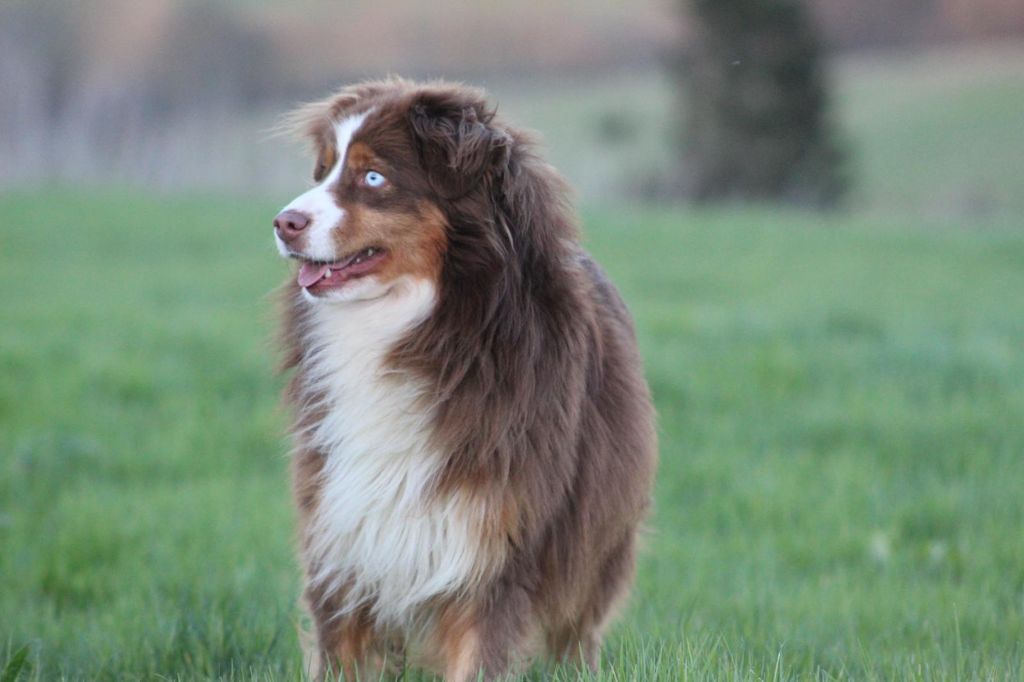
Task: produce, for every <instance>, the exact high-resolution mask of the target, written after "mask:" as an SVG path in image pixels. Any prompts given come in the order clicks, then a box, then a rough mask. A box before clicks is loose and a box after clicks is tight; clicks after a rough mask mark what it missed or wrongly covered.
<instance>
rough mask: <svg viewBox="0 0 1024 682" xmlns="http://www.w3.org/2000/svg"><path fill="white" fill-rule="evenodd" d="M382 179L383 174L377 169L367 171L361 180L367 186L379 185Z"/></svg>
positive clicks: (381, 183)
mask: <svg viewBox="0 0 1024 682" xmlns="http://www.w3.org/2000/svg"><path fill="white" fill-rule="evenodd" d="M384 180H385V178H384V176H383V175H381V174H380V173H378V172H377V171H369V172H367V174H366V175H365V176H363V182H365V183H366V184H367V186H368V187H380V186H381V185H383V184H384Z"/></svg>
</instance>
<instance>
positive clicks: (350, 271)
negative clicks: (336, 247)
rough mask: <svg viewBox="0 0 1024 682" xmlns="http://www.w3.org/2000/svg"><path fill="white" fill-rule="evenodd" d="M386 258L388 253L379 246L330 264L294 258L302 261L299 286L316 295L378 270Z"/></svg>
mask: <svg viewBox="0 0 1024 682" xmlns="http://www.w3.org/2000/svg"><path fill="white" fill-rule="evenodd" d="M386 256H387V251H385V250H384V249H382V248H380V247H379V246H370V247H367V248H365V249H361V250H359V251H356V252H355V253H352V254H349V255H348V256H346V257H344V258H342V259H341V260H336V261H330V262H327V261H317V260H309V259H306V258H303V257H302V256H299V255H297V254H296V255H295V256H294V257H296V258H298V259H299V260H301V261H302V265H301V266H300V267H299V274H298V282H299V286H300V287H303V288H304V289H305V290H306V291H308V292H310V293H314V294H315V293H323V292H325V291H328V290H330V289H337V288H339V287H342V286H344V285H345V283H346V282H348V281H350V280H353V279H356V278H358V277H363V276H365V275H368V274H370V273H371V272H373V271H374V270H376V269H377V266H378V265H380V263H381V261H383V260H384V258H385V257H386Z"/></svg>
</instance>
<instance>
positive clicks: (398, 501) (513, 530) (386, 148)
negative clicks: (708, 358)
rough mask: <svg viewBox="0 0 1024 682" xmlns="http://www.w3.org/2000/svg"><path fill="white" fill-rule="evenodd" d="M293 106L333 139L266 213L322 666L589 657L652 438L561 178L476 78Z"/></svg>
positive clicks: (616, 594) (649, 475) (636, 360)
mask: <svg viewBox="0 0 1024 682" xmlns="http://www.w3.org/2000/svg"><path fill="white" fill-rule="evenodd" d="M292 122H293V123H295V124H296V125H297V126H298V127H299V128H300V129H301V130H302V132H303V133H304V134H305V135H306V136H308V138H309V140H311V142H312V144H313V147H314V150H315V152H316V157H317V161H316V166H315V170H314V172H313V187H312V189H310V190H308V191H307V192H305V193H304V194H302V195H300V196H299V197H298V198H296V199H295V200H294V201H292V202H291V203H290V204H288V205H287V206H286V207H285V208H284V209H283V210H282V211H281V213H280V214H279V215H278V216H277V218H276V219H275V220H274V237H275V241H276V243H277V248H278V250H279V251H280V252H281V255H283V256H285V257H287V258H290V259H294V261H295V262H296V264H297V266H298V268H297V271H296V272H295V274H294V275H293V277H292V278H291V279H290V280H289V282H288V283H287V284H286V285H285V287H284V291H283V299H284V316H283V317H284V326H283V341H284V348H285V361H284V364H285V367H286V368H287V369H289V370H291V372H292V374H291V380H290V383H289V386H288V388H287V391H286V399H287V401H288V404H289V405H290V408H291V410H292V412H293V414H294V423H293V427H292V437H293V443H294V453H293V481H294V494H295V504H296V506H297V510H298V526H299V551H300V556H301V562H302V565H303V568H304V574H305V594H304V602H305V604H306V607H307V608H308V610H309V614H310V616H311V619H310V620H311V621H312V625H313V632H312V633H311V635H312V636H311V637H310V651H309V654H310V655H309V657H308V659H307V660H308V661H309V665H310V666H311V668H312V672H313V674H314V676H320V677H322V676H323V675H325V674H327V671H335V672H334V673H333V674H336V675H340V674H345V675H346V677H348V678H350V679H352V678H354V676H355V675H356V674H359V675H362V676H365V675H367V674H368V673H370V672H371V671H373V672H372V674H374V675H376V674H379V671H380V670H381V666H386V665H388V661H396V660H397V661H398V662H399V663H400V664H401V663H402V662H408V664H409V665H414V666H420V667H424V668H427V669H430V670H433V671H436V672H439V673H441V674H443V675H444V676H445V678H446V679H448V680H458V681H462V680H471V679H477V677H478V676H482V677H483V678H485V679H493V678H495V677H500V676H502V675H505V674H507V673H509V672H512V671H515V670H516V669H519V668H520V667H521V666H523V665H525V664H528V663H529V662H530V660H531V659H533V658H535V657H538V656H548V657H550V658H553V659H556V660H562V659H569V658H574V659H576V660H581V661H582V662H584V663H585V664H587V665H590V666H595V665H596V662H597V658H598V655H599V649H600V645H601V639H602V636H603V633H604V631H605V628H606V627H607V625H608V622H609V620H610V619H611V617H612V615H613V614H614V612H615V610H616V606H617V605H618V604H620V603H621V602H622V601H623V598H624V596H625V595H626V594H627V592H628V591H629V588H630V585H631V583H632V580H633V572H634V564H635V554H636V545H637V534H638V531H639V529H640V526H641V524H642V522H643V519H644V516H645V513H646V510H647V509H648V506H649V502H650V494H651V485H652V479H653V475H654V469H655V460H656V441H655V430H654V417H653V409H652V406H651V400H650V394H649V391H648V388H647V385H646V383H645V381H644V376H643V372H642V368H641V362H640V357H639V355H638V352H637V346H636V340H635V336H634V331H633V325H632V322H631V319H630V315H629V313H628V311H627V310H626V307H625V305H624V304H623V302H622V299H621V298H620V297H619V294H618V293H617V291H616V290H615V288H614V287H613V286H612V284H611V283H610V282H609V281H608V279H607V278H606V277H605V275H604V273H603V272H602V271H601V269H600V268H599V267H598V266H597V264H595V263H594V261H593V260H592V259H591V258H590V256H589V255H588V254H587V253H586V252H585V251H584V250H583V248H582V247H581V246H580V243H579V234H578V232H577V225H576V218H575V215H574V212H573V210H572V208H571V207H570V205H569V203H568V201H567V188H566V185H565V183H564V182H563V180H562V179H561V178H560V177H559V176H558V174H557V173H556V172H555V170H554V169H553V168H552V167H551V166H549V165H548V164H547V163H545V162H544V161H543V160H541V159H540V157H539V156H538V155H537V152H536V149H535V145H534V143H533V142H532V141H531V138H530V136H529V135H528V134H527V133H525V132H523V131H522V130H519V129H517V128H515V127H513V126H511V125H510V124H509V123H508V122H506V121H504V120H502V119H501V118H500V117H498V116H497V115H496V114H495V111H494V109H493V107H492V106H490V105H489V104H488V102H487V101H486V99H485V96H484V94H483V93H482V92H481V91H479V90H475V89H470V88H467V87H464V86H460V85H453V84H448V83H428V84H417V83H412V82H409V81H404V80H398V79H391V80H386V81H380V82H369V83H363V84H360V85H355V86H352V87H348V88H345V89H344V90H342V91H341V92H339V93H337V94H336V95H334V96H332V97H329V98H328V99H325V100H323V101H321V102H317V103H314V104H312V105H307V106H305V107H303V108H302V109H300V110H299V111H298V112H296V114H295V115H294V116H293V119H292Z"/></svg>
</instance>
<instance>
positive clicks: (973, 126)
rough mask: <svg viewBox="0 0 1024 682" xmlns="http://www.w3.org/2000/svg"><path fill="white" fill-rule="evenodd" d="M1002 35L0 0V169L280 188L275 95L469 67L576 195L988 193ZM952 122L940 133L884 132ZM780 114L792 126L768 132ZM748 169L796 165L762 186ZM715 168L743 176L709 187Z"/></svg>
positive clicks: (854, 8) (907, 25)
mask: <svg viewBox="0 0 1024 682" xmlns="http://www.w3.org/2000/svg"><path fill="white" fill-rule="evenodd" d="M716 8H717V9H716ZM765 8H768V10H767V11H766V10H765ZM780 8H781V9H780ZM786 12H790V13H791V14H793V15H794V16H782V15H783V14H785V13H786ZM1022 35H1024V5H1021V3H1020V2H1017V1H1015V0H894V1H891V2H890V1H888V0H885V1H883V0H868V1H865V2H858V3H856V5H851V3H849V2H844V1H843V0H807V2H806V3H801V2H786V1H779V2H758V1H756V0H748V1H747V2H740V1H738V0H733V1H732V2H725V3H714V2H699V1H696V0H694V1H693V2H687V1H686V0H676V1H675V2H672V1H671V0H651V1H643V2H614V1H610V2H584V1H583V0H566V1H563V2H554V3H553V2H544V1H541V0H524V1H523V2H518V3H516V4H515V5H514V6H512V5H508V4H507V3H502V2H480V3H461V2H453V1H449V0H438V1H437V2H432V3H429V4H425V3H419V2H413V1H411V0H409V1H406V0H396V1H394V2H387V3H380V2H363V1H360V0H351V1H349V2H326V1H319V2H318V1H317V0H300V1H299V2H297V3H287V4H284V3H276V2H271V1H270V0H236V1H234V2H228V1H223V2H183V1H182V0H147V1H146V2H132V1H128V0H91V1H90V2H75V3H70V2H59V1H57V0H33V1H30V2H29V1H18V0H8V1H7V2H5V3H4V4H3V6H2V7H0V50H2V51H3V54H0V88H2V90H0V130H3V138H2V140H0V183H2V185H0V186H13V185H18V186H25V185H31V184H38V183H41V182H52V181H54V180H58V181H64V182H68V183H80V182H83V181H84V182H88V183H93V184H96V183H106V184H110V183H114V184H121V185H124V184H129V185H133V186H140V187H149V188H160V189H202V190H206V191H208V190H214V189H218V190H219V189H223V190H230V191H235V192H264V191H283V192H284V194H282V196H285V195H286V193H287V191H290V190H293V189H294V188H295V179H296V177H297V174H301V173H304V172H306V171H307V169H306V165H308V163H307V162H306V161H304V160H302V158H301V156H300V153H302V152H304V151H305V150H303V149H301V148H300V147H299V146H298V145H296V144H294V142H293V141H287V140H275V139H272V138H269V137H268V136H267V135H266V131H268V130H269V129H270V128H271V127H272V126H273V124H274V122H275V121H276V120H277V118H278V117H279V116H280V115H281V114H282V112H284V111H286V110H288V109H289V108H290V107H292V106H293V105H294V104H296V103H298V102H301V101H306V100H309V99H312V98H317V97H321V96H323V95H324V94H325V93H327V92H330V91H331V90H332V89H334V88H336V87H338V86H340V85H342V84H345V83H350V82H353V81H355V80H359V79H362V78H367V77H380V76H381V75H383V74H388V73H397V74H402V75H406V76H410V77H416V78H428V77H445V78H449V79H456V80H465V81H468V82H472V83H475V84H480V85H483V86H485V87H487V88H488V89H490V91H491V92H492V93H493V94H494V97H495V99H496V101H497V103H498V105H499V108H500V109H502V110H503V111H504V112H505V113H507V114H508V115H509V116H511V117H513V118H514V119H515V120H518V121H520V122H522V123H523V124H524V125H527V126H530V127H534V128H536V129H538V130H540V131H541V132H542V133H543V135H544V138H545V140H546V143H547V146H548V147H549V149H550V152H551V156H552V159H553V161H554V162H555V163H556V165H557V166H558V167H559V168H561V169H562V170H563V172H564V173H565V174H566V175H567V176H568V177H569V178H570V180H571V181H572V182H573V184H574V185H575V186H576V187H577V188H578V189H579V191H580V192H581V194H582V197H583V198H584V199H592V198H605V199H608V198H613V199H623V198H628V199H637V198H639V199H649V198H658V199H665V198H668V199H673V198H679V197H698V198H699V197H704V198H715V197H716V196H723V195H724V196H725V197H726V198H730V197H731V198H737V197H739V198H743V197H745V196H747V195H750V196H753V197H755V198H762V197H763V198H768V199H772V198H773V197H777V196H784V197H785V198H788V199H794V198H796V199H798V200H799V201H802V202H804V203H816V204H818V203H824V204H834V203H836V201H837V200H838V199H840V198H846V199H848V200H849V202H848V205H849V206H852V207H874V206H879V205H886V206H892V207H896V208H909V209H917V210H924V211H936V212H943V213H948V212H949V211H959V212H965V213H968V214H971V215H973V214H975V213H977V212H981V213H987V212H992V211H998V210H1000V209H1002V208H1006V206H1007V205H1008V204H1013V203H1014V202H1016V206H1017V207H1018V208H1020V207H1021V206H1022V204H1021V203H1020V202H1022V201H1024V199H1021V192H1019V191H1017V190H1018V189H1019V185H1017V184H1016V183H1017V182H1018V180H1019V175H1018V176H1016V177H1013V174H1012V173H1010V171H1011V168H1010V166H1012V165H1016V162H1017V158H1016V152H1017V151H1019V146H1016V145H1014V144H997V145H995V147H996V148H994V149H992V148H988V147H987V146H986V142H985V140H979V139H977V138H978V136H979V133H978V128H980V127H982V126H1003V127H1004V128H1005V130H1004V132H1005V133H1006V134H1008V135H1010V136H1011V138H1010V139H1009V140H1005V139H1004V142H1011V141H1012V142H1013V143H1019V142H1020V140H1021V137H1020V133H1019V129H1020V127H1021V126H1020V125H1018V124H1019V119H1018V117H1017V114H1018V113H1019V112H1018V111H1015V110H1014V109H1013V105H1014V104H1016V102H1009V101H1006V100H1005V95H1003V97H1004V99H1003V100H999V97H1000V95H999V94H997V93H996V90H999V89H1000V87H1002V86H1003V85H1005V84H1007V83H1010V82H1019V80H1020V78H1021V69H1022V68H1024V67H1022V63H1024V42H1022V40H1021V36H1022ZM773 92H774V93H775V94H774V95H773V94H772V93H773ZM773 96H774V97H776V98H777V100H778V101H774V102H773V101H772V97H773ZM925 109H928V110H930V111H929V112H928V113H927V114H926V115H924V117H923V119H918V118H915V116H916V114H917V113H919V112H921V111H922V110H925ZM730 118H731V123H730V122H729V121H726V122H723V119H730ZM744 118H746V119H747V122H746V123H742V122H739V120H740V119H744ZM716 122H717V123H716ZM961 122H962V124H963V125H962V126H960V129H958V130H957V133H956V135H954V136H948V137H947V136H938V139H935V140H925V139H924V137H923V135H924V132H922V131H918V132H916V133H913V134H910V135H908V136H907V137H906V138H902V139H901V138H900V137H899V135H900V133H901V132H903V130H907V131H908V132H910V131H911V130H912V129H915V128H918V127H919V126H941V125H943V124H947V123H948V124H949V125H951V126H952V125H957V124H958V123H961ZM743 125H746V126H747V128H748V130H747V131H746V132H742V131H740V132H738V131H737V130H736V128H737V127H738V126H743ZM730 126H732V127H731V128H730ZM759 126H760V128H759ZM773 126H774V127H773ZM787 126H788V127H789V129H787ZM787 134H792V136H794V137H795V138H798V140H799V138H803V141H802V142H799V141H798V142H796V143H795V145H796V148H795V149H792V150H787V149H786V144H787V143H786V142H782V143H781V149H780V148H778V147H780V143H779V142H778V141H779V140H782V139H784V138H785V137H786V135H787ZM811 138H813V139H811ZM993 138H995V136H993ZM809 139H811V141H810V142H808V140H809ZM758 140H760V141H762V142H758ZM764 140H775V142H769V143H767V144H768V147H769V148H767V149H766V148H765V145H764V144H763V141H764ZM925 143H928V144H932V145H938V146H939V147H940V148H938V149H934V148H931V149H920V148H919V147H918V146H915V145H923V144H925ZM790 144H791V145H792V144H793V143H792V142H791V143H790ZM772 145H775V146H774V147H772ZM801 145H802V146H801ZM804 147H806V148H804ZM729 149H733V150H742V154H740V156H743V157H745V158H744V159H743V160H734V158H733V157H736V156H737V154H736V153H732V154H730V152H729V151H728V150H729ZM773 155H774V156H775V157H779V158H768V157H772V156H773ZM965 156H966V158H964V157H965ZM711 158H717V159H718V161H717V163H719V165H721V166H723V167H722V168H717V169H714V168H708V166H710V165H713V164H712V163H711V161H710V159H711ZM743 164H746V166H745V167H744V166H743ZM801 164H802V168H799V169H797V170H796V171H789V170H780V169H783V168H787V167H790V166H794V165H796V166H799V165H801ZM776 165H777V166H778V167H776ZM751 167H755V168H762V173H763V174H765V175H767V176H786V174H787V172H795V173H796V174H798V175H799V174H803V180H799V179H797V180H795V181H794V182H795V184H796V185H797V186H796V187H794V186H776V187H773V186H771V185H772V183H771V182H770V181H767V180H765V179H763V178H762V179H760V180H759V179H757V177H755V176H757V172H754V171H750V168H751ZM744 168H746V170H744ZM723 173H724V174H726V175H729V174H731V175H739V176H743V175H746V176H750V177H747V180H746V185H747V186H746V187H744V186H738V187H731V188H716V187H711V186H709V184H710V185H714V184H715V183H716V180H715V179H714V177H713V176H715V175H716V174H718V175H722V174H723ZM818 176H825V178H824V179H822V178H820V177H819V178H818V180H817V181H814V182H812V181H811V179H812V178H815V177H818ZM737 182H738V183H739V184H740V185H743V184H744V181H743V180H742V179H741V180H739V181H737ZM815 183H817V184H818V185H821V186H814V185H815ZM719 184H721V183H719ZM775 184H776V185H786V182H785V181H784V177H783V178H781V179H780V178H779V177H776V180H775ZM790 184H792V183H790ZM801 185H803V186H801ZM808 185H810V186H809V187H808Z"/></svg>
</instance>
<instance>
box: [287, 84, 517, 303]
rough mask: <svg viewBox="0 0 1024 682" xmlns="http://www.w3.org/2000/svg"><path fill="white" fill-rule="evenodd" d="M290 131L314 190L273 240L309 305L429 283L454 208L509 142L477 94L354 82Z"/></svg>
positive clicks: (304, 113)
mask: <svg viewBox="0 0 1024 682" xmlns="http://www.w3.org/2000/svg"><path fill="white" fill-rule="evenodd" d="M293 122H294V123H295V124H296V125H298V127H300V128H301V129H302V131H303V133H304V134H305V135H307V136H308V138H309V139H310V140H311V141H312V143H313V146H314V150H315V151H316V154H317V160H316V165H315V168H314V172H313V182H314V183H315V186H314V187H313V188H312V189H310V190H309V191H307V192H305V193H304V194H302V195H300V196H298V197H296V198H295V199H294V200H293V201H292V202H291V203H289V204H288V205H287V206H285V207H284V209H282V211H281V212H280V214H279V215H278V216H277V218H276V219H275V220H274V238H275V241H276V242H277V247H278V250H279V251H280V252H281V254H282V255H283V256H286V257H288V258H294V259H297V260H298V261H299V262H300V267H299V270H298V274H297V280H298V284H299V286H300V287H302V290H303V292H304V294H305V295H306V297H307V298H309V299H311V300H316V301H335V302H339V301H359V300H367V299H373V298H378V297H380V296H384V295H386V294H387V293H388V291H389V290H390V289H391V288H392V287H393V286H394V283H395V282H397V281H399V280H400V279H402V278H408V277H412V278H417V279H428V280H432V281H434V282H437V281H438V280H439V279H440V277H441V269H442V267H443V263H444V256H445V253H446V251H447V249H448V245H449V239H450V236H451V235H450V230H451V219H450V216H451V214H452V211H453V210H457V209H455V208H453V207H455V206H458V205H466V206H469V205H473V204H474V202H476V203H480V202H479V200H478V195H481V194H485V193H488V192H490V189H489V188H490V187H491V186H492V183H493V182H494V179H495V177H496V176H498V175H500V173H501V170H502V168H503V167H504V165H505V164H506V163H507V161H508V157H509V150H510V145H511V137H510V136H509V134H508V133H507V132H505V131H504V130H502V129H501V128H500V127H498V126H497V125H496V124H495V121H494V114H493V111H492V110H490V109H489V108H488V107H487V104H486V102H485V99H484V97H483V95H482V94H481V93H480V92H479V91H476V90H472V89H468V88H464V87H461V86H455V85H447V84H429V85H416V84H413V83H409V82H407V81H401V80H388V81H382V82H375V83H367V84H363V85H357V86H353V87H350V88H346V89H345V90H342V91H341V92H340V93H338V94H337V95H335V96H333V97H331V98H329V99H327V100H324V101H322V102H317V103H314V104H311V105H308V106H306V107H303V108H302V109H300V110H299V111H298V112H296V113H295V114H294V115H293ZM474 197H477V199H475V198H474Z"/></svg>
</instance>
